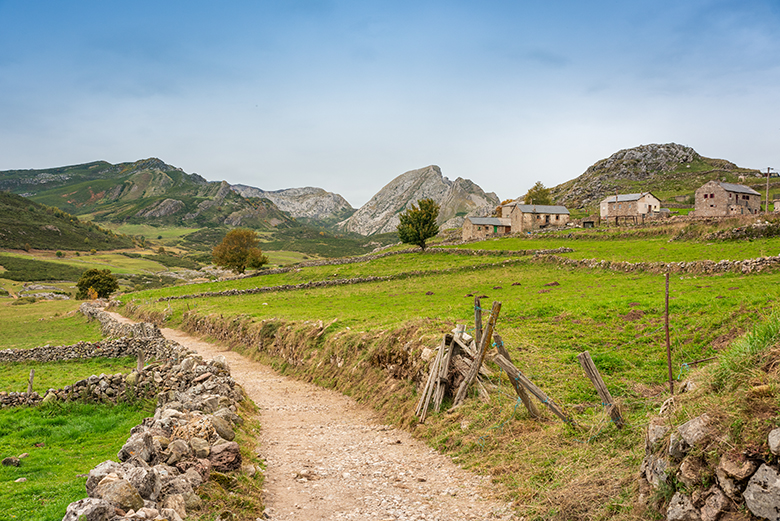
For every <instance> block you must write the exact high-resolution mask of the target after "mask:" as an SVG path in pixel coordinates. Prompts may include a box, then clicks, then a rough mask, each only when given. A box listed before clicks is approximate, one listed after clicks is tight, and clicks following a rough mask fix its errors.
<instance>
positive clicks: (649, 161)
mask: <svg viewBox="0 0 780 521" xmlns="http://www.w3.org/2000/svg"><path fill="white" fill-rule="evenodd" d="M760 175H761V173H760V172H759V171H758V170H753V169H748V168H741V167H738V166H737V165H735V164H734V163H731V162H730V161H726V160H724V159H712V158H707V157H703V156H701V155H700V154H699V153H697V152H696V151H695V150H694V149H693V148H691V147H686V146H683V145H678V144H675V143H667V144H662V145H658V144H652V145H641V146H638V147H635V148H629V149H625V150H620V151H618V152H616V153H614V154H612V155H611V156H609V157H608V158H606V159H602V160H600V161H597V162H596V163H595V164H593V165H592V166H590V167H589V168H588V169H587V170H586V171H585V172H584V173H583V174H582V175H580V176H579V177H577V178H575V179H572V180H571V181H567V182H565V183H563V184H560V185H558V186H555V187H553V188H552V190H551V193H552V197H553V199H554V201H555V202H556V203H557V204H563V205H565V206H568V207H570V208H583V209H587V208H593V207H595V206H596V205H597V204H598V203H599V201H601V200H602V199H604V198H605V197H607V196H608V195H611V194H614V193H615V190H617V191H619V192H621V193H634V192H652V193H653V194H654V195H655V196H656V197H658V198H660V199H661V200H662V201H669V200H674V197H680V198H681V199H682V198H684V197H687V196H692V195H693V193H694V192H695V191H696V189H697V188H699V187H700V186H701V185H703V184H704V183H706V182H707V181H710V180H713V179H719V180H725V181H727V182H730V183H739V182H741V181H740V179H739V178H740V176H745V178H746V180H745V181H744V182H743V183H745V184H748V185H751V186H753V188H756V189H758V190H760V191H761V192H762V193H763V190H761V188H762V187H765V185H764V184H763V183H764V181H762V180H761V179H759V177H760Z"/></svg>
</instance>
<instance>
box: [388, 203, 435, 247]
mask: <svg viewBox="0 0 780 521" xmlns="http://www.w3.org/2000/svg"><path fill="white" fill-rule="evenodd" d="M417 204H418V205H419V207H417V206H415V205H412V207H411V208H408V209H407V210H405V211H404V212H401V215H400V216H399V217H400V218H401V223H400V224H399V225H398V238H399V239H401V242H403V243H405V244H415V245H417V246H419V247H420V248H422V249H423V251H425V241H427V240H428V239H430V238H431V237H433V236H435V235H436V234H437V233H439V226H438V225H437V224H436V219H437V218H438V217H439V205H438V204H436V202H435V201H434V200H433V199H420V200H419V201H417Z"/></svg>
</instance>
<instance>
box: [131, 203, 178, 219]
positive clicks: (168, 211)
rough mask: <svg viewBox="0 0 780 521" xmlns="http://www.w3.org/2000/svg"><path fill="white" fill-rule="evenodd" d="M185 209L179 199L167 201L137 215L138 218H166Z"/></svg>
mask: <svg viewBox="0 0 780 521" xmlns="http://www.w3.org/2000/svg"><path fill="white" fill-rule="evenodd" d="M183 208H184V203H183V202H181V201H179V200H177V199H165V200H164V201H160V202H159V203H156V204H153V205H152V206H150V207H149V208H145V209H143V210H140V211H139V212H138V213H136V214H135V215H136V217H166V216H168V215H173V214H175V213H176V212H178V211H179V210H182V209H183Z"/></svg>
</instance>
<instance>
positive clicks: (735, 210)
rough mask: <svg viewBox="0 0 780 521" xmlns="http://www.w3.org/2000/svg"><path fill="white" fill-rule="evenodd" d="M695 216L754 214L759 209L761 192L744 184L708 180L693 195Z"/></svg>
mask: <svg viewBox="0 0 780 521" xmlns="http://www.w3.org/2000/svg"><path fill="white" fill-rule="evenodd" d="M694 199H695V203H696V206H695V209H694V215H696V217H725V216H727V215H743V214H744V215H751V214H752V215H755V214H757V213H759V212H760V211H761V194H760V193H758V192H756V191H755V190H753V189H752V188H750V187H749V186H745V185H738V184H733V183H723V182H720V181H709V182H708V183H705V184H704V185H702V186H701V187H700V188H699V189H698V190H696V194H695V196H694Z"/></svg>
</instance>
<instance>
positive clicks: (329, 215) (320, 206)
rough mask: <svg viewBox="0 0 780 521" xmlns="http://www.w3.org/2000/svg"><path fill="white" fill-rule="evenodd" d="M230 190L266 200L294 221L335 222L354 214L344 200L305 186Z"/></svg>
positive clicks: (236, 186) (321, 190)
mask: <svg viewBox="0 0 780 521" xmlns="http://www.w3.org/2000/svg"><path fill="white" fill-rule="evenodd" d="M231 188H232V189H233V191H234V192H236V193H238V194H240V195H241V196H242V197H247V198H249V197H257V198H260V199H268V200H269V201H271V202H272V203H274V204H275V205H276V207H277V208H279V209H280V210H281V211H283V212H286V213H288V214H289V215H290V216H291V217H294V218H296V219H300V218H304V219H311V220H314V221H326V222H327V221H334V222H335V221H338V220H342V219H345V218H347V217H349V216H350V215H352V214H353V213H355V209H354V208H352V205H351V204H349V203H348V202H347V200H346V199H344V198H343V197H341V196H340V195H339V194H334V193H333V192H326V191H325V190H323V189H322V188H315V187H312V186H307V187H304V188H288V189H286V190H275V191H266V190H261V189H260V188H255V187H253V186H246V185H233V186H232V187H231Z"/></svg>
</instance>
